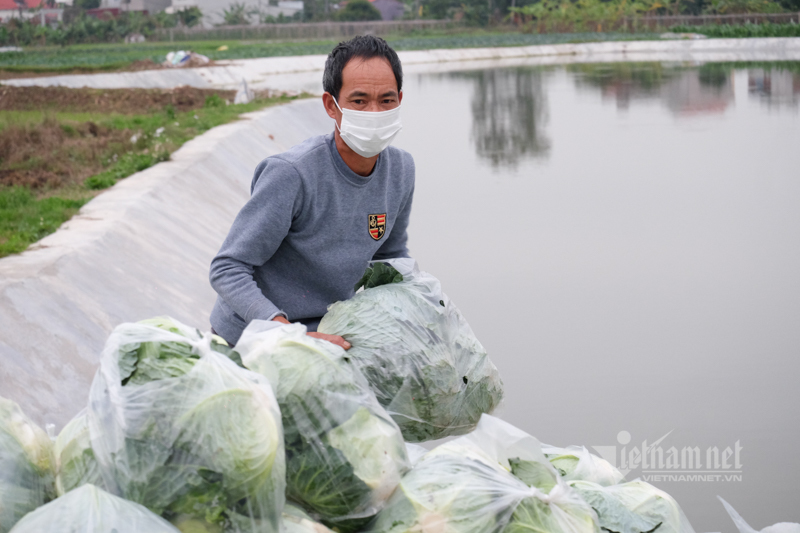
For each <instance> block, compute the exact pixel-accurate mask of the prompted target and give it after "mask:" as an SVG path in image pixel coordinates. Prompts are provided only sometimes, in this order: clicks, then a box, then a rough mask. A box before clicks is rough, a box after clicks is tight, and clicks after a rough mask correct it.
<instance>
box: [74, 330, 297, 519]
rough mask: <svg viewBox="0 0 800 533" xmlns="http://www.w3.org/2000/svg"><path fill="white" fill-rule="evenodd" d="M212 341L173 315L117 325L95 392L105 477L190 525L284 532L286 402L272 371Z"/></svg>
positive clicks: (115, 488)
mask: <svg viewBox="0 0 800 533" xmlns="http://www.w3.org/2000/svg"><path fill="white" fill-rule="evenodd" d="M152 324H157V325H159V326H163V327H167V328H169V330H167V329H162V328H160V327H156V325H152ZM212 348H214V344H213V339H212V338H211V335H210V334H206V335H204V336H201V335H200V334H199V332H198V331H197V330H195V329H193V328H189V327H187V326H184V325H182V324H180V323H178V322H177V321H172V320H169V321H165V320H161V319H160V320H157V321H155V322H153V321H151V322H149V323H140V324H122V325H120V326H118V327H117V328H115V329H114V331H113V332H112V333H111V336H110V337H109V339H108V341H107V342H106V345H105V348H104V349H103V353H102V356H101V360H100V370H99V371H98V373H97V375H96V376H95V379H94V382H93V383H92V388H91V391H90V394H89V409H88V421H89V433H90V436H91V443H92V449H93V450H94V453H95V457H96V458H97V464H98V466H99V468H100V472H101V474H102V476H103V481H104V483H105V486H106V487H108V488H109V490H110V491H112V492H114V493H115V494H118V495H120V496H123V497H125V498H127V499H129V500H132V501H135V502H138V503H141V504H143V505H145V506H146V507H148V508H149V509H151V510H152V511H154V512H156V513H158V514H163V516H164V517H165V518H168V519H169V520H171V521H173V522H174V523H176V524H181V528H182V529H183V530H184V531H189V530H190V527H191V528H194V529H196V528H198V527H200V525H202V524H208V525H209V526H214V527H207V528H206V530H208V531H226V532H229V531H230V532H248V531H258V532H259V533H263V532H277V531H278V529H279V526H280V516H281V511H282V509H283V504H284V498H285V497H284V488H285V469H284V449H283V430H282V425H281V420H280V411H279V409H278V403H277V401H276V399H275V396H274V395H273V392H272V388H271V387H270V385H269V382H268V381H267V380H266V378H264V377H263V376H260V375H259V374H256V373H255V372H251V371H249V370H247V369H244V368H241V367H239V366H237V365H236V364H235V363H234V362H233V361H231V359H229V358H228V356H227V355H223V354H222V353H219V352H218V351H216V349H212ZM223 348H224V347H223Z"/></svg>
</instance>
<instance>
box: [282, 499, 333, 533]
mask: <svg viewBox="0 0 800 533" xmlns="http://www.w3.org/2000/svg"><path fill="white" fill-rule="evenodd" d="M283 533H333V532H332V531H331V530H330V529H328V528H327V527H325V526H324V525H322V524H320V523H319V522H316V521H315V520H314V519H313V518H311V517H310V516H308V514H306V512H305V511H303V510H302V509H300V508H299V507H295V506H294V505H292V504H290V503H287V504H286V507H284V509H283Z"/></svg>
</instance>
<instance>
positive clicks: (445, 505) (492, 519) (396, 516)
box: [367, 455, 529, 533]
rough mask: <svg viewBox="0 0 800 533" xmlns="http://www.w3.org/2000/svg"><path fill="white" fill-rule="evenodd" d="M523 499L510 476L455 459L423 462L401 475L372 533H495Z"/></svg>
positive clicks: (521, 489)
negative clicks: (400, 479) (401, 477)
mask: <svg viewBox="0 0 800 533" xmlns="http://www.w3.org/2000/svg"><path fill="white" fill-rule="evenodd" d="M528 494H529V491H528V488H527V487H525V485H523V484H522V483H521V482H519V481H518V480H516V479H514V478H513V477H512V476H511V475H510V474H508V473H503V472H500V471H498V470H497V469H495V468H494V467H492V466H489V465H487V464H485V463H483V462H481V461H477V460H475V459H471V458H468V457H461V456H456V455H438V456H431V457H425V458H423V459H422V460H421V461H420V462H419V463H418V464H417V465H416V466H414V468H413V469H412V470H411V471H410V472H409V473H408V474H406V475H405V476H403V479H402V481H401V482H400V485H399V486H398V487H397V490H395V492H394V494H393V495H392V497H391V498H389V502H388V504H387V506H386V508H385V509H383V510H382V511H381V512H380V513H378V516H377V517H376V518H375V520H374V521H373V522H372V523H371V524H370V525H369V526H368V528H367V531H369V532H374V533H411V532H415V533H416V532H419V533H500V532H501V531H502V530H503V529H504V528H505V526H506V525H507V524H508V522H509V520H510V519H511V515H512V514H513V513H514V509H515V508H516V507H517V505H518V504H519V502H520V501H522V500H523V499H524V498H525V497H526V496H527V495H528Z"/></svg>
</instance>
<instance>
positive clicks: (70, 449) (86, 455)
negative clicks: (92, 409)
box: [54, 410, 103, 496]
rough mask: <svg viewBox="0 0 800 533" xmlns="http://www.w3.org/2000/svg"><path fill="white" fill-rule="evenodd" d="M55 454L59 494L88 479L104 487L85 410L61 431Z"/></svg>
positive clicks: (83, 483) (86, 481) (82, 483)
mask: <svg viewBox="0 0 800 533" xmlns="http://www.w3.org/2000/svg"><path fill="white" fill-rule="evenodd" d="M54 455H55V460H56V492H57V493H58V495H59V496H63V495H64V494H66V493H67V492H69V491H71V490H72V489H75V488H77V487H80V486H81V485H85V484H87V483H91V484H92V485H95V486H96V487H100V488H103V477H102V476H101V475H100V469H99V468H98V466H97V459H96V458H95V456H94V450H92V443H91V441H90V439H89V423H88V420H87V419H86V411H85V410H83V411H81V412H80V413H79V414H78V415H77V416H76V417H75V418H73V419H72V420H71V421H70V422H69V424H67V425H66V426H64V429H62V430H61V433H59V434H58V438H56V443H55V448H54Z"/></svg>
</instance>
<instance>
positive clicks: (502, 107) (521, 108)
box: [451, 69, 550, 168]
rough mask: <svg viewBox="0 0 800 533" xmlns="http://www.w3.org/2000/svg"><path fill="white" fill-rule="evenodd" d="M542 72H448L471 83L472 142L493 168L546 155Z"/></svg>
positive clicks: (510, 165)
mask: <svg viewBox="0 0 800 533" xmlns="http://www.w3.org/2000/svg"><path fill="white" fill-rule="evenodd" d="M545 74H546V72H545V71H543V70H541V69H533V70H532V69H496V70H482V71H472V72H458V73H453V74H452V75H451V76H452V77H454V78H459V79H467V80H471V81H473V82H474V90H473V93H472V142H473V143H474V145H475V151H476V153H477V155H478V156H479V157H480V158H481V159H484V160H487V161H488V162H489V163H490V164H491V165H492V166H493V167H503V166H504V167H512V168H513V167H516V166H517V165H518V164H519V163H520V161H522V160H523V159H526V158H531V157H546V156H547V154H548V152H549V150H550V141H549V139H548V138H547V137H546V136H545V135H544V133H543V132H542V128H543V127H544V125H545V124H546V123H547V100H546V97H545V91H544V85H543V78H544V76H545Z"/></svg>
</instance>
